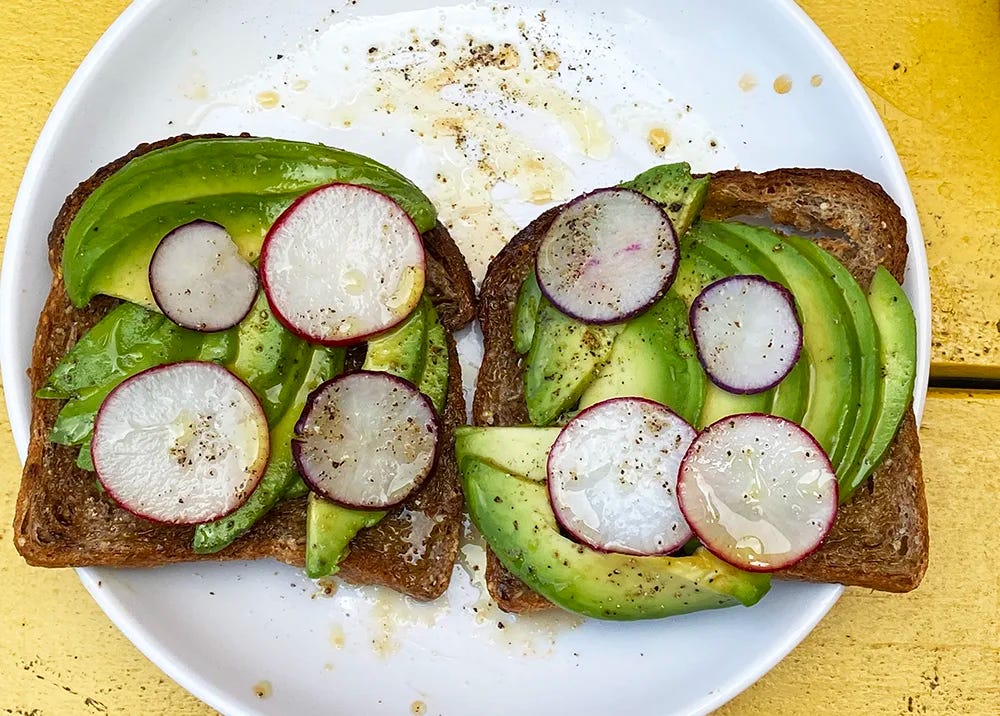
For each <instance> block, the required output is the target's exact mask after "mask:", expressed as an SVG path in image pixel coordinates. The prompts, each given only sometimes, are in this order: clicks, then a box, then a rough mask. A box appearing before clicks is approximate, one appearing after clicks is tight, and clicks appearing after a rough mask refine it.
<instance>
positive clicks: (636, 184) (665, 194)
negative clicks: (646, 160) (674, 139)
mask: <svg viewBox="0 0 1000 716" xmlns="http://www.w3.org/2000/svg"><path fill="white" fill-rule="evenodd" d="M709 183H710V178H709V177H708V176H703V177H701V178H700V179H695V178H694V177H693V176H691V165H690V164H688V163H687V162H677V163H676V164H661V165H660V166H656V167H653V168H651V169H647V170H646V171H644V172H643V173H642V174H640V175H639V176H637V177H636V178H635V179H632V180H631V181H627V182H622V184H621V186H623V187H625V188H626V189H634V190H635V191H638V192H641V193H643V194H645V195H646V196H648V197H649V198H650V199H652V200H653V201H655V202H656V203H657V204H659V205H660V206H661V207H663V210H664V211H665V212H666V213H667V216H669V217H670V222H671V223H672V224H673V226H674V231H675V232H676V233H677V235H678V236H681V235H683V234H684V233H685V232H686V231H687V230H688V229H689V228H691V225H692V224H693V223H694V222H695V221H696V220H697V218H698V214H700V213H701V209H702V207H703V206H705V200H706V199H707V198H708V187H709Z"/></svg>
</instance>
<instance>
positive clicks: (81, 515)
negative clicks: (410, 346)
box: [14, 135, 475, 599]
mask: <svg viewBox="0 0 1000 716" xmlns="http://www.w3.org/2000/svg"><path fill="white" fill-rule="evenodd" d="M212 136H221V135H212ZM190 138H191V137H190V136H188V135H183V136H178V137H172V138H170V139H165V140H163V141H159V142H156V143H153V144H144V145H141V146H139V147H137V148H136V149H135V150H133V151H132V152H131V153H130V154H128V155H127V156H125V157H122V158H121V159H118V160H116V161H114V162H112V163H110V164H108V165H107V166H105V167H103V168H102V169H100V170H98V171H97V172H96V173H95V174H94V176H92V177H91V178H90V179H88V180H86V181H84V182H83V183H82V184H80V186H79V187H77V189H76V190H75V191H74V192H73V193H72V194H71V195H70V196H69V197H68V198H67V199H66V201H65V203H64V205H63V207H62V210H61V211H60V213H59V215H58V217H57V218H56V220H55V223H54V225H53V227H52V232H51V233H50V234H49V265H50V266H51V268H52V286H51V289H50V291H49V296H48V299H47V301H46V303H45V307H44V308H43V310H42V314H41V316H40V317H39V321H38V331H37V333H36V336H35V344H34V349H33V354H32V361H31V368H30V370H29V371H28V373H29V378H30V380H31V385H32V390H33V391H36V390H37V389H38V388H39V387H40V386H41V385H42V384H43V383H44V381H45V380H46V378H47V377H48V375H49V374H50V373H51V372H52V370H53V368H54V367H55V365H56V363H58V361H59V359H60V358H61V357H62V356H63V355H65V353H66V352H67V351H68V350H69V348H70V347H72V346H73V345H74V344H75V343H76V342H77V340H79V338H80V337H81V336H82V335H83V334H84V333H85V332H86V331H87V330H88V329H90V328H91V326H93V325H94V324H95V323H97V321H99V320H100V319H101V318H102V317H103V316H104V315H105V314H106V313H107V312H108V311H109V310H111V308H113V307H114V306H115V305H116V304H117V301H116V300H115V299H111V298H107V297H105V296H98V297H96V298H95V299H94V300H92V301H91V303H90V304H89V305H88V306H87V307H86V308H83V309H77V308H74V307H73V306H72V304H71V303H70V301H69V298H68V297H67V296H66V291H65V289H64V287H63V277H62V268H61V258H62V248H63V239H64V236H65V233H66V231H67V229H68V227H69V225H70V222H71V221H72V219H73V217H74V216H75V215H76V212H77V211H78V210H79V208H80V207H81V206H82V204H83V202H84V200H85V199H86V198H87V197H88V196H89V195H90V193H91V192H93V191H94V190H95V189H96V188H97V187H98V186H99V185H100V184H101V182H103V181H104V180H105V179H106V178H107V177H109V176H110V175H111V174H113V173H114V172H115V171H117V170H118V169H119V168H121V167H122V166H124V165H125V164H126V163H127V162H128V161H129V160H131V159H132V158H133V157H136V156H139V155H141V154H143V153H145V152H149V151H151V150H153V149H158V148H160V147H165V146H168V145H170V144H174V143H176V142H180V141H183V140H185V139H190ZM423 238H424V245H425V249H426V255H427V262H428V283H427V285H428V293H429V295H430V296H431V299H432V301H433V302H434V304H435V306H436V307H437V309H438V312H439V315H440V317H441V320H442V322H443V323H444V325H445V327H446V328H447V329H448V332H447V339H448V353H449V371H450V372H449V376H450V379H449V381H448V396H447V402H446V407H445V410H444V415H443V416H442V417H443V420H442V432H441V436H440V438H441V448H440V452H439V457H438V461H437V465H436V467H435V469H434V472H433V473H432V474H431V476H430V477H429V478H428V480H427V482H426V483H425V485H424V487H423V488H422V489H421V490H420V491H419V492H417V493H416V494H415V495H414V496H413V497H411V498H410V499H409V500H407V501H406V502H405V503H404V504H403V505H402V506H401V507H399V508H396V509H395V510H393V511H392V512H390V514H389V515H387V516H386V518H385V519H384V520H382V521H381V522H380V523H379V524H377V525H376V526H374V527H372V528H370V529H367V530H363V531H362V532H361V533H359V534H358V536H357V537H355V539H354V540H353V541H352V542H351V550H350V552H349V554H348V556H347V558H346V559H345V560H344V561H343V562H342V563H341V565H340V571H339V572H338V576H340V577H341V578H343V579H345V580H347V581H349V582H354V583H358V584H380V585H385V586H387V587H391V588H392V589H395V590H397V591H400V592H403V593H405V594H408V595H410V596H412V597H414V598H417V599H433V598H435V597H437V596H439V595H440V594H441V593H443V592H444V590H445V589H446V588H447V586H448V582H449V580H450V578H451V572H452V567H453V565H454V563H455V557H456V555H457V551H458V541H459V534H460V528H461V515H462V493H461V488H460V485H459V480H458V467H457V464H456V462H455V455H454V441H453V439H452V431H453V430H454V428H455V426H456V425H461V424H463V423H464V422H465V400H464V398H463V395H462V381H461V370H460V367H459V363H458V354H457V352H456V350H455V341H454V339H453V338H452V336H451V333H450V331H454V330H457V329H458V328H461V327H462V326H464V325H466V324H467V323H469V322H470V321H471V320H472V319H473V318H474V317H475V288H474V287H473V283H472V276H471V274H470V273H469V269H468V267H467V266H466V264H465V259H464V258H463V256H462V254H461V252H460V251H459V250H458V247H457V246H456V245H455V243H454V241H453V240H452V239H451V236H450V235H449V234H448V231H447V229H445V228H444V227H443V226H442V225H440V224H438V225H437V226H436V227H434V228H433V229H431V230H430V231H428V232H427V233H426V234H425V235H424V237H423ZM31 407H32V418H31V435H30V444H29V446H28V457H27V461H26V463H25V466H24V472H23V474H22V478H21V488H20V493H19V494H18V499H17V507H16V513H15V518H14V544H15V546H16V547H17V550H18V552H20V553H21V555H22V556H23V557H24V558H25V560H26V561H27V562H28V563H29V564H32V565H38V566H45V567H70V566H72V567H80V566H97V565H100V566H116V567H119V566H120V567H149V566H156V565H162V564H167V563H170V562H189V561H196V560H234V559H263V558H273V559H276V560H280V561H282V562H287V563H289V564H294V565H302V564H303V563H304V560H305V525H306V500H305V498H300V499H296V500H289V501H286V502H283V503H281V504H280V505H279V506H278V507H277V508H276V509H274V510H273V511H272V512H271V513H270V514H268V515H267V516H265V517H264V518H263V519H262V520H261V521H260V522H259V523H258V524H257V525H256V526H254V527H253V528H252V529H251V530H250V531H249V532H248V533H247V534H246V535H244V536H243V537H241V538H240V539H238V540H236V541H235V542H234V543H233V544H232V545H230V546H229V547H228V548H226V549H225V550H223V551H221V552H218V553H216V554H211V555H198V554H195V553H194V552H193V551H192V549H191V540H192V536H193V534H194V528H193V527H181V526H171V525H160V524H155V523H153V522H149V521H146V520H143V519H140V518H137V517H135V516H133V515H131V514H129V513H128V512H126V511H125V510H122V509H120V508H118V507H117V506H115V505H113V504H112V503H111V502H110V501H109V500H108V499H106V498H105V497H104V496H103V495H102V494H101V492H100V490H99V488H98V486H97V481H96V479H95V478H94V475H93V473H89V472H86V471H84V470H81V469H80V468H78V467H77V466H76V452H77V449H76V448H70V447H65V446H62V445H56V444H54V443H52V442H50V441H49V439H48V436H49V432H50V430H51V429H52V426H53V424H54V423H55V419H56V416H57V415H58V412H59V409H60V408H61V402H60V401H54V400H41V399H39V398H33V399H32V406H31ZM415 520H418V521H419V527H418V526H417V523H415ZM428 520H429V522H428ZM426 524H432V525H433V527H432V529H431V532H430V534H429V535H427V537H426V539H424V540H417V541H414V540H413V539H411V530H413V529H415V528H416V529H420V530H421V537H423V532H422V530H423V529H424V525H426ZM421 542H422V543H423V545H424V549H423V551H422V553H421V554H419V555H414V554H413V547H414V544H419V543H421Z"/></svg>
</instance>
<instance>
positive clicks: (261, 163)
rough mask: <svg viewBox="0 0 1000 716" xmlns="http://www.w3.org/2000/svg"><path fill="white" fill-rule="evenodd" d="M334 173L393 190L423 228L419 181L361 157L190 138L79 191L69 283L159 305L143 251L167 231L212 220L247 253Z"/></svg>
mask: <svg viewBox="0 0 1000 716" xmlns="http://www.w3.org/2000/svg"><path fill="white" fill-rule="evenodd" d="M331 182H348V183H353V184H361V185H364V186H367V187H370V188H372V189H375V190H376V191H379V192H382V193H383V194H387V195H389V196H391V197H392V198H394V199H395V200H396V201H398V202H399V204H400V205H401V206H402V207H403V209H404V210H405V211H406V213H407V214H409V216H410V218H412V219H413V222H414V223H415V224H416V226H417V229H418V230H419V231H420V232H421V233H422V232H424V231H427V230H428V229H430V228H431V227H433V226H434V223H435V221H436V216H437V215H436V212H435V209H434V206H433V205H432V204H431V202H430V200H429V199H427V197H426V196H424V195H423V193H421V191H420V190H419V189H418V188H417V187H416V186H414V185H413V184H412V183H411V182H409V181H408V180H407V179H405V178H404V177H403V176H402V175H400V174H399V173H397V172H395V171H393V170H392V169H389V168H388V167H386V166H384V165H382V164H379V163H378V162H376V161H374V160H372V159H369V158H367V157H363V156H361V155H358V154H354V153H352V152H347V151H344V150H341V149H333V148H330V147H324V146H322V145H318V144H308V143H305V142H291V141H285V140H278V139H258V138H238V137H222V138H212V139H190V140H187V141H183V142H178V143H176V144H172V145H170V146H167V147H163V148H161V149H156V150H153V151H151V152H148V153H146V154H143V155H141V156H138V157H136V158H134V159H132V160H131V161H129V162H128V163H127V164H126V165H125V166H124V167H122V168H121V169H119V170H118V171H117V172H115V173H114V174H113V175H111V176H110V177H108V178H107V179H105V180H104V181H103V182H102V183H101V184H100V186H98V187H97V189H96V190H95V191H94V192H93V193H92V194H91V195H90V196H89V197H88V198H87V199H86V201H85V202H84V204H83V206H82V207H81V208H80V210H79V211H78V212H77V214H76V217H75V218H74V219H73V222H72V223H71V224H70V227H69V230H68V231H67V233H66V238H65V244H64V247H63V257H62V269H63V278H64V281H65V284H66V293H67V294H68V295H69V298H70V300H71V301H72V302H73V304H74V305H75V306H77V307H83V306H85V305H86V304H87V302H88V301H90V299H91V298H92V297H93V296H94V295H96V294H99V293H104V294H108V295H111V296H117V297H119V298H124V299H126V300H129V301H131V302H133V303H137V304H139V305H142V306H145V307H147V308H150V309H152V310H156V305H155V303H154V302H153V299H152V294H151V293H150V289H149V281H148V269H149V260H150V257H151V256H152V253H153V251H154V249H155V248H156V245H157V244H158V243H159V242H160V240H161V239H162V238H163V237H164V236H165V235H166V234H168V233H169V232H170V231H172V230H174V229H176V228H177V227H178V226H181V225H183V224H186V223H188V222H190V221H194V220H196V219H201V220H205V221H214V222H216V223H218V224H221V225H222V226H224V227H225V228H226V229H227V230H228V231H229V234H230V235H231V236H232V237H233V240H234V241H235V242H236V244H237V246H238V247H239V249H240V253H241V254H242V255H243V256H244V257H245V258H246V259H247V260H248V261H253V260H255V259H256V258H257V256H258V255H259V253H260V247H261V243H262V242H263V239H264V236H265V235H266V233H267V230H268V229H269V228H270V226H271V224H272V223H273V222H274V220H275V219H276V218H277V217H278V216H279V215H280V214H281V213H282V212H283V211H284V210H285V209H286V208H288V206H289V205H291V203H292V202H293V201H294V200H295V199H296V198H297V197H299V196H300V195H302V194H303V193H305V192H306V191H308V190H309V189H313V188H315V187H318V186H321V185H323V184H328V183H331Z"/></svg>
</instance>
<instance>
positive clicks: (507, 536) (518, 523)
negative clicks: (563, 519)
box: [460, 458, 770, 620]
mask: <svg viewBox="0 0 1000 716" xmlns="http://www.w3.org/2000/svg"><path fill="white" fill-rule="evenodd" d="M460 469H461V473H462V485H463V488H464V490H465V496H466V504H467V505H468V508H469V515H470V517H471V518H472V521H473V523H475V525H476V527H477V528H478V529H479V531H480V532H481V533H482V535H483V537H484V538H485V539H486V541H487V543H488V544H489V545H490V547H491V548H492V549H493V551H494V552H495V553H496V555H497V557H499V559H500V561H501V562H502V563H503V565H504V566H505V567H507V569H509V570H510V571H511V572H512V573H513V574H514V575H515V576H517V577H518V578H519V579H521V580H522V581H523V582H524V583H525V584H527V585H528V586H529V587H531V588H532V589H534V590H535V591H536V592H538V593H539V594H541V595H542V596H544V597H545V598H546V599H548V600H549V601H551V602H552V603H554V604H557V605H558V606H560V607H563V608H564V609H568V610H569V611H573V612H577V613H579V614H583V615H585V616H589V617H594V618H596V619H614V620H633V619H652V618H659V617H666V616H672V615H675V614H685V613H688V612H694V611H699V610H704V609H718V608H720V607H729V606H735V605H737V604H743V605H745V606H751V605H753V604H756V603H757V602H758V601H760V599H761V598H762V597H763V596H764V594H766V593H767V591H768V589H769V588H770V577H769V576H768V575H766V574H751V573H748V572H742V571H740V570H738V569H736V568H735V567H732V566H731V565H728V564H726V563H725V562H723V561H722V560H720V559H718V558H716V557H715V556H713V555H712V554H711V553H709V552H708V551H707V550H705V549H704V548H699V549H697V550H695V553H694V554H693V555H691V556H688V557H633V556H629V555H624V554H614V553H601V552H597V551H595V550H592V549H589V548H587V547H584V546H582V545H579V544H577V543H576V542H573V541H571V540H569V539H567V538H566V537H563V536H562V534H561V533H560V531H559V526H558V524H557V523H556V519H555V516H554V515H553V513H552V508H551V506H550V505H549V498H548V492H547V490H546V487H545V485H544V484H543V483H538V482H533V481H530V480H524V479H521V478H518V477H516V476H513V475H510V474H507V473H505V472H502V471H501V470H498V469H496V468H495V467H492V466H490V465H488V464H486V463H484V462H480V461H479V460H475V459H471V458H466V459H465V460H462V461H461V462H460Z"/></svg>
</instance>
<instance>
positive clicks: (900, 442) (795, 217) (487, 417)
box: [472, 169, 929, 612]
mask: <svg viewBox="0 0 1000 716" xmlns="http://www.w3.org/2000/svg"><path fill="white" fill-rule="evenodd" d="M558 210H559V209H558V207H556V208H553V209H550V210H548V211H546V212H545V213H544V214H542V215H541V216H539V217H538V218H537V219H535V220H534V221H533V222H532V223H531V224H529V225H528V226H527V227H525V228H524V229H523V230H522V231H520V232H519V233H518V234H517V235H516V236H515V237H514V238H513V239H512V240H511V241H510V243H509V244H508V245H507V246H506V247H505V248H504V249H503V250H502V251H501V252H500V253H499V254H498V255H497V257H496V258H495V259H494V260H493V262H492V263H491V264H490V266H489V268H488V270H487V273H486V278H485V279H484V281H483V285H482V290H481V291H480V295H479V320H480V324H481V326H482V331H483V344H484V346H483V356H484V357H483V365H482V367H481V368H480V372H479V382H478V385H477V388H476V394H475V398H474V400H473V410H472V417H473V422H474V423H475V424H476V425H498V426H499V425H518V424H525V423H527V422H528V414H527V407H526V405H525V401H524V366H523V361H522V359H521V357H520V356H519V355H518V354H517V352H516V351H515V350H514V344H513V338H512V334H511V325H512V320H513V313H514V306H515V303H516V301H517V292H518V290H519V288H520V286H521V283H522V282H523V280H524V278H525V277H526V276H527V275H528V272H529V271H531V270H532V266H533V264H534V256H535V253H536V251H537V249H538V244H539V241H540V240H541V237H542V235H543V234H544V233H545V231H546V230H547V229H548V227H549V225H550V224H551V223H552V221H553V220H554V218H555V216H556V214H557V213H558ZM702 216H703V217H704V218H707V219H716V220H723V219H731V218H737V219H739V218H752V219H755V220H761V219H763V220H765V221H767V222H769V223H773V224H775V225H778V226H779V228H780V227H791V229H793V230H794V231H795V232H797V233H801V234H805V235H806V236H807V237H809V238H812V239H813V240H814V241H816V242H817V243H818V244H820V245H821V246H823V247H824V248H825V249H827V250H828V251H830V252H831V253H833V254H834V255H835V256H837V258H838V259H840V261H841V262H842V263H843V264H844V265H845V266H846V267H847V268H848V270H850V272H851V274H852V275H853V276H854V277H855V278H856V279H857V280H858V282H859V283H860V284H861V285H862V287H867V286H868V284H869V283H870V281H871V277H872V275H873V274H874V271H875V269H876V267H877V266H879V265H883V266H885V267H886V268H887V270H888V271H889V272H890V273H891V274H892V275H893V277H894V278H895V279H896V280H897V281H899V282H902V280H903V273H904V270H905V267H906V257H907V252H908V249H907V244H906V221H905V220H904V218H903V216H902V214H901V213H900V211H899V207H897V206H896V204H895V202H893V200H892V199H891V198H890V197H889V196H888V194H886V193H885V191H884V190H883V189H882V187H881V186H879V185H878V184H876V183H874V182H872V181H870V180H868V179H866V178H865V177H863V176H861V175H859V174H855V173H854V172H849V171H839V170H829V169H777V170H774V171H769V172H763V173H754V172H744V171H723V172H719V173H718V174H713V175H712V182H711V184H710V188H709V194H708V199H707V202H706V204H705V208H704V210H703V211H702ZM928 542H929V538H928V527H927V504H926V499H925V497H924V484H923V475H922V472H921V464H920V444H919V440H918V437H917V428H916V421H915V420H914V417H913V411H912V408H910V409H908V410H907V413H906V416H905V417H904V419H903V422H902V424H901V426H900V429H899V430H898V432H897V434H896V438H895V440H894V442H893V444H892V446H891V448H890V452H889V454H888V457H887V459H886V460H885V461H883V463H882V465H880V466H879V468H878V469H877V470H876V471H875V473H874V475H873V476H872V477H871V478H870V479H869V480H868V482H867V483H866V484H865V485H863V486H862V487H861V488H860V489H859V490H858V491H857V493H856V494H855V496H854V497H853V498H852V499H851V500H850V501H849V502H848V503H847V504H845V505H843V506H842V507H841V509H840V511H839V513H838V516H837V520H836V522H835V523H834V526H833V529H832V530H831V532H830V534H829V535H828V536H827V538H826V540H825V541H824V543H823V546H822V547H821V548H820V549H819V550H817V551H816V552H815V553H813V555H811V556H810V557H808V558H807V559H805V560H803V561H801V562H799V563H798V564H796V565H795V566H794V567H792V568H790V569H787V570H783V571H781V572H778V573H776V575H775V576H776V577H777V578H782V579H798V580H804V581H811V582H838V583H841V584H846V585H854V586H861V587H868V588H871V589H879V590H883V591H891V592H905V591H909V590H912V589H915V588H916V587H917V586H918V585H919V584H920V580H921V579H922V578H923V575H924V572H925V571H926V569H927V559H928ZM486 577H487V585H488V587H489V590H490V594H491V595H492V597H493V598H494V599H495V600H496V602H497V604H498V605H499V606H500V607H501V608H502V609H504V610H506V611H510V612H530V611H536V610H538V609H544V608H547V607H549V606H551V605H550V604H549V603H548V602H547V601H546V600H545V599H544V598H543V597H541V596H539V595H538V594H537V593H535V592H534V591H532V590H531V589H530V588H528V587H527V586H526V585H525V584H524V583H523V582H521V581H520V580H519V579H518V578H517V577H515V576H514V575H513V574H511V573H510V572H509V571H508V570H507V569H506V568H505V567H504V566H503V564H501V563H500V561H499V560H498V559H497V557H496V555H495V554H494V553H493V552H492V550H487V563H486Z"/></svg>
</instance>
